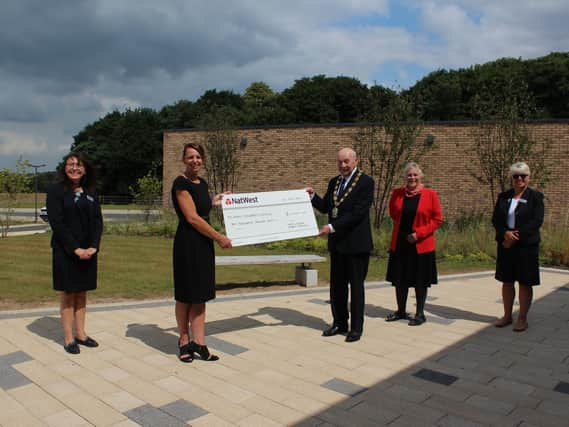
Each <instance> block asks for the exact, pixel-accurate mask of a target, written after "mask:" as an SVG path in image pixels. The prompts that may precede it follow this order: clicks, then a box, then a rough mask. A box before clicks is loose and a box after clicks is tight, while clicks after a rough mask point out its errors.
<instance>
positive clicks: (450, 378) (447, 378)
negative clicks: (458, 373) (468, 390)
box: [413, 369, 458, 386]
mask: <svg viewBox="0 0 569 427" xmlns="http://www.w3.org/2000/svg"><path fill="white" fill-rule="evenodd" d="M413 376H415V377H417V378H421V379H423V380H426V381H431V382H434V383H437V384H442V385H447V386H448V385H451V384H452V383H453V382H455V381H456V380H458V377H455V376H454V375H448V374H445V373H443V372H438V371H433V370H431V369H420V370H419V371H417V372H415V373H414V374H413Z"/></svg>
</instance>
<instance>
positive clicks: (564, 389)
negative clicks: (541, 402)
mask: <svg viewBox="0 0 569 427" xmlns="http://www.w3.org/2000/svg"><path fill="white" fill-rule="evenodd" d="M553 390H555V391H558V392H559V393H565V394H569V383H566V382H564V381H559V383H558V384H557V385H556V386H555V388H554V389H553Z"/></svg>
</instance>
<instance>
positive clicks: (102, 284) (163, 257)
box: [0, 233, 493, 309]
mask: <svg viewBox="0 0 569 427" xmlns="http://www.w3.org/2000/svg"><path fill="white" fill-rule="evenodd" d="M49 239H50V234H49V233H46V234H36V235H29V236H19V237H9V238H5V239H0V254H1V255H0V295H1V299H0V308H4V309H6V308H18V307H24V306H25V307H32V306H40V305H44V304H49V305H56V304H57V301H58V298H57V294H56V293H55V292H54V291H53V290H52V285H51V249H50V247H49ZM296 252H297V253H299V251H296ZM304 252H306V251H304ZM284 253H286V254H294V253H295V251H294V250H291V249H290V248H282V249H270V250H269V249H267V248H265V247H240V248H234V249H231V250H228V251H221V250H218V255H262V254H265V255H277V254H284ZM171 256H172V239H170V238H164V237H143V236H116V235H104V236H103V242H102V246H101V252H100V255H99V280H98V289H97V290H96V291H95V292H93V293H90V296H91V298H92V299H93V298H94V299H96V300H97V301H116V300H122V299H148V298H170V297H172V260H171ZM315 266H316V268H317V269H318V273H319V280H320V286H327V283H328V280H329V268H330V267H329V263H328V262H323V263H319V264H316V265H315ZM385 268H386V259H385V258H381V259H378V258H377V257H374V258H372V259H371V261H370V269H369V274H368V280H383V279H384V278H385ZM438 268H439V272H440V273H442V274H446V273H455V272H466V271H477V270H487V269H492V268H493V263H492V262H490V261H476V260H454V259H449V260H447V259H444V260H442V261H441V262H439V264H438ZM293 278H294V265H292V264H284V265H262V266H222V267H218V268H217V288H218V290H219V291H220V292H222V293H223V292H244V291H250V290H266V289H282V288H283V287H285V288H288V287H291V288H296V287H297V285H296V284H294V283H293V282H292V280H293Z"/></svg>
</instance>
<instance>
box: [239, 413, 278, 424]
mask: <svg viewBox="0 0 569 427" xmlns="http://www.w3.org/2000/svg"><path fill="white" fill-rule="evenodd" d="M237 425H238V426H243V427H278V426H282V425H283V424H279V423H276V422H274V421H273V420H271V419H270V418H267V417H264V416H262V415H259V414H253V415H250V416H248V417H247V418H245V419H243V420H241V421H239V422H238V423H237Z"/></svg>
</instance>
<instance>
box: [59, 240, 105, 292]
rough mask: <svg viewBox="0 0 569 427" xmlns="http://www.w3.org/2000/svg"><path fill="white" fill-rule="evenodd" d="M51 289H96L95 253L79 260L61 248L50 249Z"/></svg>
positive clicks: (72, 290)
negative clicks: (86, 258) (88, 257)
mask: <svg viewBox="0 0 569 427" xmlns="http://www.w3.org/2000/svg"><path fill="white" fill-rule="evenodd" d="M52 272H53V289H55V290H56V291H63V292H71V293H72V292H85V291H92V290H94V289H97V254H95V255H93V256H92V257H91V258H90V259H88V260H80V259H79V257H77V256H75V255H69V254H67V253H66V252H65V251H64V250H63V249H60V248H53V249H52Z"/></svg>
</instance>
